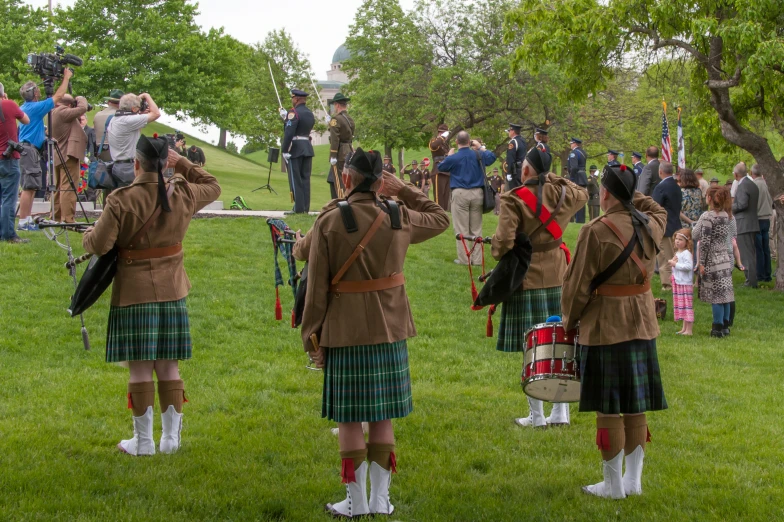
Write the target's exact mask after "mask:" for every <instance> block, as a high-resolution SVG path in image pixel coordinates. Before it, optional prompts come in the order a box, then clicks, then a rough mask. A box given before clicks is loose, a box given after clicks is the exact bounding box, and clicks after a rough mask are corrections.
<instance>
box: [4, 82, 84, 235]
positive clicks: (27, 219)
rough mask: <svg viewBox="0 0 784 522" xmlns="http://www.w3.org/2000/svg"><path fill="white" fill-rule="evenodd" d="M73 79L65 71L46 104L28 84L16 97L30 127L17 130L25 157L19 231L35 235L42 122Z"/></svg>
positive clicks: (37, 89)
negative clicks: (34, 221) (19, 100)
mask: <svg viewBox="0 0 784 522" xmlns="http://www.w3.org/2000/svg"><path fill="white" fill-rule="evenodd" d="M71 76H73V71H71V70H70V69H66V70H65V72H64V73H63V81H62V83H61V84H60V87H58V89H57V91H56V92H55V93H54V95H53V96H52V97H51V98H49V99H45V100H41V90H40V89H39V88H38V85H36V83H35V82H32V81H31V82H27V83H25V84H24V85H22V88H21V89H19V94H21V95H22V99H23V100H24V101H25V102H24V103H23V104H22V106H21V109H22V111H23V112H24V113H25V114H27V116H28V117H29V118H30V123H29V124H27V125H20V126H19V141H20V142H21V143H22V146H24V148H25V152H27V154H25V155H23V156H22V160H21V162H20V168H21V171H22V182H21V185H22V195H21V197H20V198H19V225H18V226H17V229H18V230H25V231H28V232H34V231H36V230H38V226H37V225H36V224H35V223H33V218H32V216H30V214H31V213H32V210H33V198H34V197H35V192H36V191H37V190H40V189H41V187H43V177H44V175H43V173H42V172H41V153H42V151H43V146H44V142H45V141H46V133H45V131H44V118H45V117H46V115H47V114H49V112H50V111H51V110H52V109H54V106H55V104H56V103H59V102H60V100H62V98H63V95H64V94H65V93H66V92H68V81H69V80H70V78H71Z"/></svg>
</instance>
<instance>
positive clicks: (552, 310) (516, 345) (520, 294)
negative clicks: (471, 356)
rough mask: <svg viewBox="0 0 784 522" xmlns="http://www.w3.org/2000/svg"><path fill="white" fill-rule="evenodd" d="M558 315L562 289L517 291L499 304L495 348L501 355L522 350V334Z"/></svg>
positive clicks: (523, 347)
mask: <svg viewBox="0 0 784 522" xmlns="http://www.w3.org/2000/svg"><path fill="white" fill-rule="evenodd" d="M552 315H561V287H560V286H553V287H550V288H538V289H536V290H518V291H517V292H515V293H514V294H512V297H511V298H509V300H508V301H505V302H504V303H503V304H502V305H501V324H500V325H499V327H498V342H497V343H496V346H495V349H496V350H498V351H501V352H523V351H525V333H526V332H527V331H528V330H530V329H531V327H533V326H536V325H537V324H540V323H544V322H546V321H547V318H548V317H550V316H552Z"/></svg>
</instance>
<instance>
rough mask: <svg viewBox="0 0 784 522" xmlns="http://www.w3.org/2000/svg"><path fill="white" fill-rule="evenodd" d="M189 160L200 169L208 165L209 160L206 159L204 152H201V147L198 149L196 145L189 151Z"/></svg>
mask: <svg viewBox="0 0 784 522" xmlns="http://www.w3.org/2000/svg"><path fill="white" fill-rule="evenodd" d="M188 159H189V160H190V162H191V163H195V164H196V165H198V166H200V167H203V166H204V165H205V164H206V163H207V159H206V158H205V157H204V151H203V150H201V147H197V146H196V145H191V148H190V149H188Z"/></svg>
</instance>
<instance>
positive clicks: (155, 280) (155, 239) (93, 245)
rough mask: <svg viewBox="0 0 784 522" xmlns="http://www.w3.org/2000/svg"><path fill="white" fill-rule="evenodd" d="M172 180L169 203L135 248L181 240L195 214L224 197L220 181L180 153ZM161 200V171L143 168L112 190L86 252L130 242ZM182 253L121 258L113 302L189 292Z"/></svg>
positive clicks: (134, 301) (170, 297)
mask: <svg viewBox="0 0 784 522" xmlns="http://www.w3.org/2000/svg"><path fill="white" fill-rule="evenodd" d="M169 182H170V183H175V184H176V187H175V189H174V192H173V193H172V195H171V197H169V206H170V207H171V212H161V215H160V216H159V217H158V219H157V220H156V222H155V224H154V225H153V226H152V227H151V228H150V229H149V230H148V231H147V233H146V234H145V236H144V237H143V238H142V240H141V243H140V244H139V245H138V246H136V249H146V248H158V247H167V246H172V245H175V244H177V243H181V242H182V240H183V238H184V237H185V233H186V232H187V231H188V225H189V224H190V222H191V218H192V217H193V215H194V214H195V213H196V212H197V211H199V210H201V209H202V208H204V207H205V206H207V205H208V204H209V203H212V202H213V201H215V200H216V199H217V198H218V196H220V192H221V189H220V186H219V185H218V180H217V179H215V177H213V176H212V175H211V174H209V173H207V172H206V171H204V170H203V169H202V168H201V167H197V166H196V165H194V164H193V163H191V162H190V161H188V160H187V159H186V158H182V157H181V158H180V159H179V161H178V162H177V166H176V167H175V174H174V176H172V177H171V180H170V181H169ZM157 205H158V173H157V172H144V173H142V174H140V175H139V176H137V177H136V178H135V179H134V180H133V183H131V184H130V185H129V186H127V187H123V188H120V189H117V190H115V191H114V192H112V193H111V194H110V195H109V197H108V198H106V205H105V207H104V210H103V214H102V215H101V218H100V219H99V220H98V222H97V223H96V225H95V228H94V229H92V230H90V231H88V232H86V233H85V234H84V239H83V241H82V244H83V245H84V249H85V250H87V252H90V253H92V254H98V255H103V254H105V253H107V252H108V251H109V250H111V249H112V247H114V245H115V244H117V246H119V247H120V248H123V247H127V246H128V243H129V242H130V240H131V239H132V238H133V236H135V235H136V233H137V232H139V230H140V229H141V228H142V226H143V225H144V224H145V223H146V222H147V220H148V219H149V218H150V216H152V214H153V212H154V211H155V208H156V207H157ZM182 260H183V252H180V253H178V254H176V255H173V256H169V257H162V258H157V259H145V260H136V261H131V262H128V261H126V260H124V259H120V260H119V262H118V263H117V275H116V276H115V277H114V284H113V285H112V305H114V306H129V305H134V304H140V303H155V302H161V301H176V300H178V299H182V298H183V297H185V296H187V295H188V291H189V290H190V288H191V283H190V281H189V280H188V275H187V274H186V273H185V268H184V267H183V263H182Z"/></svg>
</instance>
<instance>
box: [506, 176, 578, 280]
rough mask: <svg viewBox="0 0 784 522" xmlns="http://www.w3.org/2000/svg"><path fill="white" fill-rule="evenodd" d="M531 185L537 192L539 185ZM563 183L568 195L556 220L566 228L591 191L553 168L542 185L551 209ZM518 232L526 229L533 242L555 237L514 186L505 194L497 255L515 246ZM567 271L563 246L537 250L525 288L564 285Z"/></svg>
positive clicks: (550, 239)
mask: <svg viewBox="0 0 784 522" xmlns="http://www.w3.org/2000/svg"><path fill="white" fill-rule="evenodd" d="M534 179H535V178H534ZM529 183H530V181H529ZM528 186H529V187H530V189H531V191H532V192H533V193H534V195H536V185H535V184H534V185H528ZM561 187H565V188H566V196H565V198H564V202H563V204H562V205H561V209H560V210H559V211H558V215H557V216H556V219H555V221H556V222H558V225H559V226H560V227H561V230H566V226H567V225H568V224H569V220H570V219H571V218H572V216H573V215H574V213H575V212H577V210H578V209H579V208H581V207H583V206H585V202H586V201H588V192H587V191H586V190H585V189H584V188H582V187H580V186H578V185H575V184H574V183H572V182H571V181H569V180H567V179H563V178H559V177H558V176H556V175H555V174H553V173H552V172H551V173H549V174H547V180H546V182H545V185H544V187H542V200H543V205H544V206H545V207H546V208H547V210H549V211H550V212H552V211H553V209H555V207H556V205H557V204H558V201H559V200H560V199H561ZM518 232H524V233H525V234H526V235H527V236H528V237H529V238H531V243H532V244H533V245H538V244H544V243H550V242H552V241H554V239H553V236H552V235H551V234H550V232H548V231H547V230H546V229H545V228H544V227H542V222H541V221H540V220H539V218H537V217H535V216H534V211H532V210H531V209H529V208H528V206H527V205H526V204H525V203H523V200H521V199H520V197H519V196H518V195H517V194H515V191H513V190H510V191H508V192H505V193H503V194H502V195H501V211H500V213H499V215H498V228H496V231H495V234H494V235H493V239H492V243H491V246H492V253H493V257H494V258H495V259H497V260H498V259H501V257H503V255H504V254H506V253H507V252H509V251H510V250H512V247H513V246H514V240H515V236H516V235H517V234H518ZM565 273H566V256H565V255H564V252H563V251H562V250H561V249H560V248H556V249H553V250H549V251H546V252H534V253H533V256H532V257H531V266H530V267H529V268H528V273H527V274H526V275H525V279H524V280H523V289H525V290H536V289H539V288H552V287H554V286H561V284H562V283H563V277H564V274H565Z"/></svg>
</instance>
